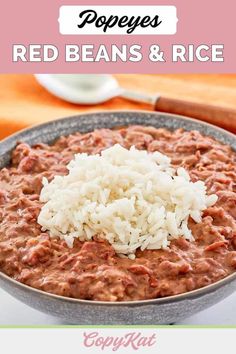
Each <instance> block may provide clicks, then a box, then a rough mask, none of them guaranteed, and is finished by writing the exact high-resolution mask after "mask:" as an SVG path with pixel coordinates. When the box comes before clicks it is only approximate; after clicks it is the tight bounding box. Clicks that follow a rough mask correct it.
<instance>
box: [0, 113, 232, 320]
mask: <svg viewBox="0 0 236 354" xmlns="http://www.w3.org/2000/svg"><path fill="white" fill-rule="evenodd" d="M130 124H142V125H152V126H155V127H166V128H168V129H171V130H173V129H176V128H180V127H182V128H184V129H186V130H193V129H196V130H198V131H200V132H201V133H203V134H206V135H210V136H213V137H215V138H216V139H218V140H219V141H221V142H223V143H227V144H229V145H231V146H232V148H233V149H234V150H235V151H236V138H235V136H234V135H233V134H230V133H228V132H226V131H224V130H222V129H219V128H216V127H214V126H212V125H208V124H205V123H202V122H198V121H196V120H193V119H188V118H184V117H180V116H174V115H169V114H160V113H150V112H143V111H128V112H126V111H120V112H100V113H92V114H84V115H79V116H74V117H70V118H65V119H60V120H56V121H52V122H49V123H45V124H41V125H38V126H34V127H32V128H30V129H27V130H24V131H21V132H19V133H17V134H15V135H12V136H11V137H9V138H7V139H5V140H3V141H2V142H1V143H0V168H1V167H3V166H5V165H7V164H8V162H9V159H10V154H11V150H12V149H13V148H14V147H15V144H16V142H17V141H19V140H21V141H25V142H27V143H29V144H35V143H39V142H45V143H51V142H53V141H54V140H55V139H56V138H58V137H59V136H61V135H68V134H70V133H73V132H75V131H80V132H88V131H92V130H94V129H95V128H102V127H106V128H112V127H115V126H125V125H130ZM0 285H1V287H2V288H3V289H5V290H6V291H7V292H8V293H9V294H11V295H12V296H14V297H15V298H17V299H19V300H20V301H22V302H24V303H25V304H27V305H29V306H31V307H33V308H35V309H37V310H40V311H43V312H45V313H48V314H50V315H53V316H56V317H60V318H62V319H63V320H64V321H65V322H69V323H73V324H97V325H98V324H145V325H147V324H167V323H173V322H175V321H178V320H181V319H183V318H184V317H187V316H191V315H193V314H195V313H197V312H199V311H201V310H204V309H206V308H207V307H209V306H211V305H214V304H215V303H217V302H218V301H220V300H223V299H224V298H225V297H227V296H228V295H230V294H231V293H232V292H233V291H234V290H235V289H236V273H235V274H232V275H230V276H228V277H226V278H225V279H223V280H220V281H218V282H217V283H214V284H212V285H209V286H206V287H204V288H201V289H198V290H194V291H191V292H188V293H185V294H180V295H177V296H170V297H166V298H160V299H155V300H146V301H133V302H120V303H115V302H113V303H109V302H97V301H88V300H77V299H71V298H65V297H61V296H56V295H52V294H48V293H45V292H43V291H39V290H36V289H33V288H30V287H29V286H26V285H23V284H21V283H19V282H16V281H14V280H13V279H11V278H9V277H8V276H6V275H4V274H2V273H0Z"/></svg>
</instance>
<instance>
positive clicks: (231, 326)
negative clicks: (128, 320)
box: [0, 325, 236, 329]
mask: <svg viewBox="0 0 236 354" xmlns="http://www.w3.org/2000/svg"><path fill="white" fill-rule="evenodd" d="M27 328H30V329H31V328H33V329H64V328H66V329H67V328H68V329H69V328H75V329H76V328H85V329H86V328H92V329H99V328H123V329H126V328H130V329H136V328H139V329H145V328H152V329H161V328H165V329H167V328H168V329H176V328H184V329H188V328H190V329H191V328H196V329H202V328H206V329H229V328H232V329H236V325H230V326H227V325H222V326H221V325H212V326H210V325H189V326H187V325H123V326H122V325H110V326H107V325H98V326H96V325H84V326H83V325H47V326H44V325H33V326H20V325H17V326H15V325H6V326H3V325H0V329H27Z"/></svg>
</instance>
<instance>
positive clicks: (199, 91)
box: [0, 74, 236, 139]
mask: <svg viewBox="0 0 236 354" xmlns="http://www.w3.org/2000/svg"><path fill="white" fill-rule="evenodd" d="M116 78H117V79H118V81H119V82H120V84H121V85H122V86H124V87H126V88H130V89H136V90H139V91H144V92H151V93H157V92H158V93H160V94H162V95H163V96H164V95H165V96H169V97H174V98H181V99H186V100H192V101H196V102H205V103H212V104H217V105H220V106H223V107H232V108H236V75H205V74H204V75H203V74H202V75H199V74H198V75H197V74H194V75H189V74H185V75H156V74H155V75H138V74H129V75H127V74H122V75H116ZM113 109H114V110H117V109H118V110H119V109H123V110H124V109H146V110H147V109H150V110H151V109H152V107H151V106H149V105H147V104H139V103H135V102H129V101H126V100H124V99H122V98H114V99H112V100H110V101H108V102H106V103H104V104H99V105H96V106H82V105H74V104H70V103H67V102H64V101H62V100H60V99H58V98H56V97H54V96H52V95H51V94H50V93H48V92H47V91H46V90H45V89H43V88H42V87H41V86H40V85H39V84H38V83H37V82H36V80H35V78H34V77H33V75H29V74H22V75H18V74H17V75H16V74H2V75H0V139H1V138H4V137H6V136H7V135H9V134H11V133H14V132H15V131H17V130H19V129H22V128H25V127H27V126H29V125H32V124H37V123H41V122H46V121H49V120H52V119H56V118H60V117H66V116H71V115H75V114H78V113H82V112H86V111H87V112H89V111H90V112H91V111H97V110H113Z"/></svg>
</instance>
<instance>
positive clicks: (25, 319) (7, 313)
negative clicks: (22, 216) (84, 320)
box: [0, 289, 236, 325]
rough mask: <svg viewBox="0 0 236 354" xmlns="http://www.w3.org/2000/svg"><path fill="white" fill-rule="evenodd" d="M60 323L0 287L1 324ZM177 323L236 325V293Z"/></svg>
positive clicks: (61, 322)
mask: <svg viewBox="0 0 236 354" xmlns="http://www.w3.org/2000/svg"><path fill="white" fill-rule="evenodd" d="M54 324H57V325H60V324H66V323H64V322H63V321H61V320H60V319H57V318H54V317H51V316H47V315H45V314H43V313H41V312H39V311H36V310H33V309H31V308H30V307H28V306H26V305H24V304H23V303H21V302H19V301H17V300H15V299H14V298H13V297H11V296H10V295H8V294H7V293H6V292H4V291H3V290H1V289H0V325H54ZM91 324H92V323H91ZM177 324H184V325H236V293H235V294H234V295H231V296H230V297H228V298H227V299H225V300H224V301H221V302H220V303H218V304H217V305H215V306H212V307H211V308H209V309H207V310H205V311H202V312H200V313H199V314H197V315H195V316H192V317H189V318H187V319H185V320H184V321H181V322H179V323H177Z"/></svg>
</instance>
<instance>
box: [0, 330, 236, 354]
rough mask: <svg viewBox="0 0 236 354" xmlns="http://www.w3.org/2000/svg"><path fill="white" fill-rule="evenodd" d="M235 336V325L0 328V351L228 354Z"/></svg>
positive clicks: (41, 353) (27, 353) (59, 353)
mask: <svg viewBox="0 0 236 354" xmlns="http://www.w3.org/2000/svg"><path fill="white" fill-rule="evenodd" d="M235 336H236V327H235V328H203V327H198V328H191V327H190V328H186V327H184V328H180V327H175V326H169V327H149V328H142V327H125V328H117V327H109V328H102V327H98V328H97V327H93V328H91V327H89V328H86V327H83V328H81V327H56V328H54V327H52V328H13V327H12V328H0V343H1V352H2V353H7V354H13V353H14V354H15V353H20V354H21V353H22V354H32V353H33V354H43V353H46V354H48V353H53V354H65V353H66V354H67V353H69V352H72V353H75V354H83V353H107V354H109V353H120V354H124V353H126V354H127V353H133V352H137V351H138V352H139V353H149V354H154V353H155V354H171V353H175V354H176V353H177V354H178V353H180V354H190V353H191V354H200V353H214V354H222V353H227V354H231V353H234V352H235Z"/></svg>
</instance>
